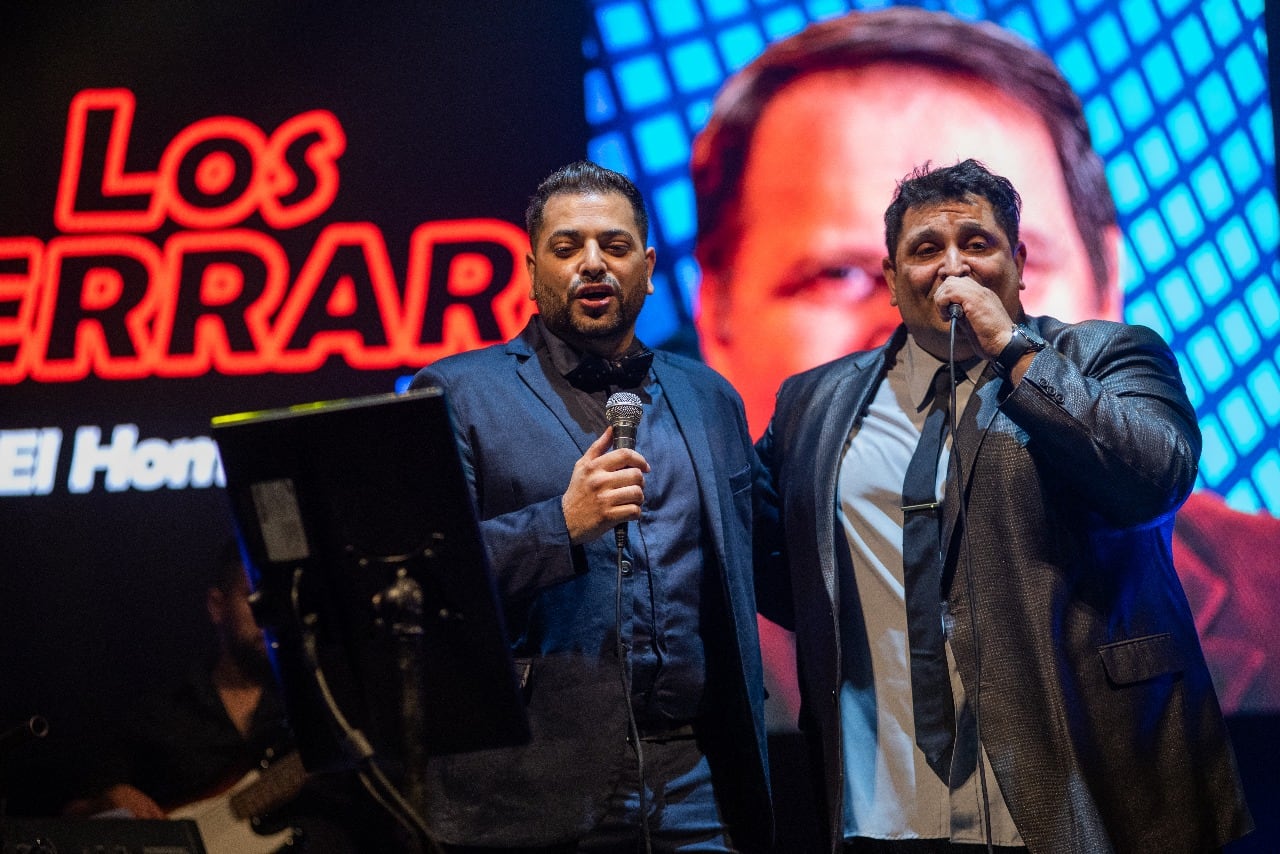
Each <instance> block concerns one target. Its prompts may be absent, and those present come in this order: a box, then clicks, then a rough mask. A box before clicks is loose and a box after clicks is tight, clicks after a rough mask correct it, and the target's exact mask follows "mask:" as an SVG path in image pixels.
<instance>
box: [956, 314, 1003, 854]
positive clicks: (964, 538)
mask: <svg viewBox="0 0 1280 854" xmlns="http://www.w3.org/2000/svg"><path fill="white" fill-rule="evenodd" d="M948 308H949V314H950V316H951V336H950V342H949V344H950V350H949V351H948V353H947V357H948V359H947V361H948V363H949V364H950V366H951V401H950V404H951V464H950V465H949V466H947V468H948V469H951V470H952V471H954V474H955V479H956V501H957V503H958V513H959V518H958V520H957V524H959V525H960V544H961V548H962V549H963V551H964V557H965V560H966V562H967V563H968V571H967V572H966V573H965V574H964V589H965V594H966V595H967V596H968V597H969V623H970V625H972V626H973V657H974V661H975V674H974V684H973V689H974V690H973V698H972V704H973V729H974V739H975V740H976V741H977V745H976V750H977V753H978V756H977V760H978V764H977V768H976V769H975V772H974V773H976V774H977V775H978V791H979V793H980V797H981V800H982V838H983V839H984V840H985V842H986V848H987V854H994V851H995V849H994V848H993V847H992V844H991V800H990V796H989V795H988V793H987V774H986V763H985V762H983V760H982V754H983V750H982V644H981V643H980V642H979V638H978V605H977V599H976V595H977V594H976V593H975V590H974V584H973V572H974V565H973V549H972V548H971V546H970V542H969V514H968V507H967V505H968V502H967V501H966V500H965V496H964V482H965V481H964V467H963V464H962V463H961V462H960V429H959V428H960V413H959V412H957V410H956V407H957V400H956V379H957V376H956V326H957V321H958V320H959V319H960V318H962V317H964V310H963V309H962V308H961V307H960V306H959V305H956V304H954V303H953V304H951V305H950V306H949V307H948ZM958 564H959V560H958V559H957V565H958ZM958 719H959V718H958V717H957V720H958ZM957 736H958V733H957ZM957 741H958V738H957ZM954 755H955V752H954V750H953V751H952V756H953V757H954ZM952 761H954V759H953V760H952Z"/></svg>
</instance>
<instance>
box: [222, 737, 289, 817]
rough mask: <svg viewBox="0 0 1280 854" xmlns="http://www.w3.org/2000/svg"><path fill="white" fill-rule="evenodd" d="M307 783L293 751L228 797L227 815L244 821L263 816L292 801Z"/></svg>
mask: <svg viewBox="0 0 1280 854" xmlns="http://www.w3.org/2000/svg"><path fill="white" fill-rule="evenodd" d="M306 781H307V771H306V769H305V768H304V767H303V766H302V757H301V756H299V755H298V753H297V752H296V751H295V752H294V753H290V754H289V755H288V756H285V757H283V758H281V759H278V760H276V761H275V762H273V763H272V764H270V765H268V766H267V767H266V768H265V769H263V771H261V772H260V773H259V775H258V779H256V780H254V781H253V782H252V783H250V784H249V785H248V786H245V787H244V788H243V789H240V790H239V791H237V792H235V793H234V794H232V795H231V813H232V815H234V816H235V817H236V818H239V819H248V818H253V817H254V816H261V815H265V814H266V813H269V812H271V811H272V810H273V809H275V808H276V807H279V806H281V805H282V804H286V803H288V802H289V801H291V800H293V798H294V796H296V795H297V794H298V793H299V792H300V791H302V787H303V785H304V784H305V783H306Z"/></svg>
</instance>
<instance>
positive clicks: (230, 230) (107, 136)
mask: <svg viewBox="0 0 1280 854" xmlns="http://www.w3.org/2000/svg"><path fill="white" fill-rule="evenodd" d="M135 109H136V104H135V101H134V96H133V93H132V92H130V91H128V90H125V89H106V90H86V91H83V92H80V93H79V94H78V95H76V96H75V98H74V99H73V100H72V102H71V105H70V108H69V111H68V121H67V133H66V146H65V149H64V151H63V161H62V170H61V177H60V180H59V185H58V195H57V199H56V202H55V210H54V222H55V223H56V225H57V226H58V228H59V229H60V230H61V231H62V232H64V234H63V235H61V236H57V237H54V238H53V239H51V240H49V241H48V242H47V243H43V242H41V241H40V240H38V239H36V238H32V237H0V384H14V383H18V382H22V381H24V380H28V379H30V380H35V381H39V382H73V381H76V380H80V379H83V378H85V377H87V376H90V375H94V376H98V377H101V378H104V379H117V380H129V379H138V378H142V377H149V376H162V377H192V376H200V375H203V374H206V373H209V372H212V371H217V372H220V373H224V374H239V375H244V374H260V373H269V372H302V371H310V370H314V369H315V368H318V367H320V366H321V365H322V364H323V363H324V362H325V361H326V360H328V359H329V358H331V357H334V356H336V357H339V358H341V359H342V360H344V361H345V362H346V363H347V364H348V365H350V366H351V367H353V368H356V369H362V370H373V369H383V368H396V367H418V366H421V365H423V364H427V363H429V362H431V361H434V360H435V359H438V358H440V357H441V356H445V355H448V354H450V353H454V352H458V351H460V350H464V349H470V348H473V347H477V346H480V345H482V344H486V343H492V342H494V341H501V340H504V339H506V338H508V337H510V336H511V335H513V334H515V332H517V331H518V330H519V329H520V327H521V326H523V324H524V323H525V321H526V320H527V319H528V316H529V314H530V313H531V311H532V304H531V303H530V302H529V301H528V296H527V295H528V276H527V274H526V272H525V269H524V264H523V257H524V254H525V252H526V251H527V250H528V240H527V238H526V237H525V234H524V232H523V231H522V230H521V229H519V228H517V227H516V226H514V225H512V224H511V223H507V222H504V221H501V220H496V219H470V220H450V221H440V222H427V223H423V224H421V225H419V226H418V227H417V228H416V229H415V230H414V231H413V232H412V234H411V235H410V238H409V246H408V257H407V258H403V259H396V260H397V261H400V262H401V263H402V267H401V268H402V269H404V270H405V274H404V280H403V281H402V282H397V280H396V274H395V272H394V269H395V268H394V266H393V259H392V258H391V257H390V255H389V253H388V250H387V244H386V240H385V239H384V236H383V232H382V230H381V229H380V228H379V227H378V226H377V225H375V224H373V223H369V222H330V223H327V224H324V225H323V227H321V228H320V230H319V232H318V235H317V236H316V237H315V239H314V241H312V242H311V243H310V246H309V248H308V249H307V250H306V256H305V257H304V258H292V259H291V258H290V257H289V256H288V254H287V253H286V250H285V248H284V246H282V244H281V242H280V240H278V239H277V237H276V235H275V234H273V232H272V231H268V230H259V229H255V228H253V227H249V226H247V225H246V224H245V223H246V220H248V219H249V218H250V217H252V216H254V215H257V216H260V217H261V221H262V222H263V223H265V224H266V226H268V228H269V229H272V230H277V231H280V230H284V229H290V228H295V227H297V226H299V225H302V224H304V223H307V222H311V221H313V220H315V219H317V218H318V217H319V216H320V215H321V214H323V213H324V212H325V211H327V210H328V208H329V207H330V205H331V204H332V203H333V201H334V199H335V198H336V196H337V193H338V189H339V183H340V182H339V178H340V175H339V170H338V159H339V158H340V157H341V156H342V155H343V153H344V151H345V149H346V134H345V133H344V131H343V129H342V126H341V124H340V123H339V122H338V119H337V117H335V116H334V115H333V114H332V113H330V112H328V111H324V110H313V111H310V112H306V113H302V114H300V115H297V116H294V117H293V118H291V119H289V120H288V121H286V122H284V123H283V124H282V125H280V127H278V128H276V129H275V130H274V131H273V132H271V133H267V132H265V131H264V130H262V129H261V128H259V127H257V126H256V125H255V124H253V123H252V122H249V121H247V120H244V119H241V118H236V117H232V116H219V117H213V118H207V119H202V120H200V121H197V122H195V123H193V124H192V125H190V126H189V127H187V128H185V129H183V130H181V131H180V132H179V133H178V134H176V135H175V136H174V137H173V139H172V141H170V142H169V144H168V145H167V146H166V147H165V150H164V154H163V156H162V157H161V159H160V162H159V163H158V164H157V166H156V168H155V169H154V170H153V171H143V170H138V169H136V167H135V171H129V167H128V166H127V165H126V164H127V162H128V151H129V139H130V134H131V132H132V127H133V118H134V114H135ZM166 221H168V222H171V223H173V224H176V225H178V226H180V227H181V228H182V229H185V230H179V231H176V232H173V233H171V234H169V236H168V237H167V238H165V239H164V240H163V242H162V243H161V242H158V241H157V240H156V239H153V238H151V237H148V236H146V235H149V234H151V233H152V232H156V231H157V230H159V229H160V228H161V227H162V226H164V225H165V223H166Z"/></svg>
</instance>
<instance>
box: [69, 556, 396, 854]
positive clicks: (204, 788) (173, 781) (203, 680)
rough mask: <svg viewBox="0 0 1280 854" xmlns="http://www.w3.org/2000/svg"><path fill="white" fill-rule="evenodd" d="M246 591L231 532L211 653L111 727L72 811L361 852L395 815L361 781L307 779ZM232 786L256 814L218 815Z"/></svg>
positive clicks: (218, 571)
mask: <svg viewBox="0 0 1280 854" xmlns="http://www.w3.org/2000/svg"><path fill="white" fill-rule="evenodd" d="M249 593H250V589H249V581H248V578H247V576H246V574H245V567H244V563H243V562H242V559H241V556H240V551H239V548H238V544H237V543H236V542H235V540H229V541H228V542H227V543H226V544H224V546H223V547H222V549H221V550H220V551H219V553H218V556H217V560H216V566H215V568H214V573H213V576H212V579H211V581H210V584H209V586H208V589H207V590H206V592H205V608H206V611H207V614H208V618H209V624H210V626H211V628H212V630H213V637H214V644H215V645H214V649H213V654H212V656H211V657H201V658H200V659H199V660H198V661H197V662H196V663H195V664H194V665H193V666H192V667H191V668H190V670H189V671H188V672H187V673H186V675H185V676H184V677H183V678H182V679H181V680H180V681H179V682H178V683H177V684H176V685H175V686H171V687H170V688H169V689H167V690H164V691H160V692H157V693H154V694H149V695H147V696H144V697H142V698H140V699H139V701H138V702H137V703H135V704H133V706H132V708H130V709H129V712H128V714H129V717H128V720H125V721H122V722H120V724H119V725H117V726H115V727H109V728H108V731H107V732H105V733H103V736H104V745H103V747H102V748H101V749H99V750H96V751H94V756H95V759H94V761H93V764H94V766H95V767H94V769H93V770H92V771H91V772H90V775H89V776H90V779H89V780H88V781H87V782H86V783H85V784H84V785H83V786H82V787H81V791H82V792H83V793H84V794H83V795H82V796H81V797H79V798H77V799H76V800H74V801H72V802H71V803H69V804H68V805H67V806H66V808H65V809H64V810H63V812H64V814H66V815H70V816H97V815H104V814H105V815H112V816H119V817H123V818H128V817H133V818H146V819H159V818H168V817H174V818H194V819H195V820H196V823H197V825H198V826H199V827H200V832H201V836H202V838H203V841H204V843H205V847H206V848H207V849H208V850H209V851H210V854H218V852H220V851H228V852H232V851H234V852H237V854H239V853H240V852H246V851H271V850H274V849H275V848H277V847H279V846H281V845H284V844H285V843H287V842H289V841H290V839H291V838H292V839H293V841H294V844H295V847H294V848H291V849H290V850H293V851H303V852H316V851H320V852H346V851H360V850H366V848H365V847H364V844H365V843H368V842H369V841H370V840H372V839H374V838H376V836H377V835H378V834H382V833H385V832H386V830H387V829H386V828H384V827H383V826H382V825H383V824H384V823H385V822H386V821H389V819H384V818H383V817H382V815H381V814H380V813H378V812H377V811H375V810H374V808H373V807H372V804H371V803H366V802H365V801H366V800H367V799H364V798H363V797H362V796H361V794H360V793H358V792H357V791H356V790H355V788H354V781H353V780H351V779H350V778H347V777H343V778H342V779H325V780H317V779H314V778H312V779H308V778H307V775H306V772H305V771H304V770H303V768H302V764H301V762H300V761H299V760H298V757H297V754H296V753H294V752H293V735H292V733H291V731H290V729H289V726H288V722H287V720H286V717H285V708H284V704H283V701H282V699H281V695H280V693H279V690H278V687H277V684H276V682H275V678H274V674H273V672H272V669H271V664H270V661H269V659H268V657H267V647H266V642H265V639H264V637H263V634H262V631H261V630H260V629H259V627H258V625H257V623H256V622H255V621H254V617H253V612H252V610H251V609H250V606H249ZM250 780H251V781H252V782H250ZM240 783H247V784H248V785H247V786H245V787H243V788H242V787H240V786H238V785H237V784H240ZM233 793H245V795H246V799H247V800H248V801H249V802H250V803H251V804H252V806H253V808H252V810H251V813H252V819H253V820H252V821H251V817H250V816H245V817H244V818H242V819H237V820H236V821H230V820H227V821H221V820H219V821H217V822H215V821H214V819H213V818H212V817H213V816H217V815H221V816H223V817H224V818H225V816H226V815H227V814H228V810H229V809H230V806H229V799H230V797H231V795H232V794H233ZM263 814H267V817H266V818H263ZM326 815H327V816H334V815H339V816H342V817H343V824H342V825H338V824H337V823H336V822H335V821H333V820H332V819H330V818H321V816H326ZM255 825H256V828H257V829H255ZM299 843H300V845H299ZM357 843H360V844H357Z"/></svg>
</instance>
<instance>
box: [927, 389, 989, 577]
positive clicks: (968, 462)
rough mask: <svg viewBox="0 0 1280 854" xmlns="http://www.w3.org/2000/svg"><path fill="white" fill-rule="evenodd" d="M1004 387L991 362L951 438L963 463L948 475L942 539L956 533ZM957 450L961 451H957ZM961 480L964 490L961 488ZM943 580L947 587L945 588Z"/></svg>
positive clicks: (954, 448) (949, 538) (958, 457)
mask: <svg viewBox="0 0 1280 854" xmlns="http://www.w3.org/2000/svg"><path fill="white" fill-rule="evenodd" d="M1003 388H1004V380H1002V379H1000V378H999V377H997V376H996V374H995V371H994V370H992V368H991V365H990V364H988V365H987V366H986V368H985V369H984V370H983V371H982V375H981V376H979V377H978V384H977V387H976V388H975V389H974V390H973V397H972V398H971V399H970V400H969V405H968V406H967V407H966V408H965V411H964V415H963V416H961V418H960V424H959V426H958V427H957V428H956V432H955V436H954V437H953V439H952V443H951V447H952V453H953V454H954V455H956V459H958V460H959V463H960V477H959V479H957V478H955V477H948V478H947V487H946V492H945V494H944V495H943V500H942V542H944V543H949V542H951V537H952V536H953V535H954V534H955V527H956V520H957V519H958V518H959V516H960V501H961V498H960V496H961V494H964V495H968V494H969V487H970V481H972V480H973V464H974V461H975V460H976V459H977V458H978V451H979V450H981V448H982V443H983V441H984V440H985V439H986V437H987V431H988V429H990V427H991V421H992V420H993V419H994V418H995V417H996V413H997V412H998V411H999V410H1000V400H999V398H1000V392H1001V390H1002V389H1003ZM957 449H958V451H957ZM960 483H963V484H964V489H963V490H961V489H960ZM946 586H947V585H946V582H945V581H944V589H945V587H946Z"/></svg>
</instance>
